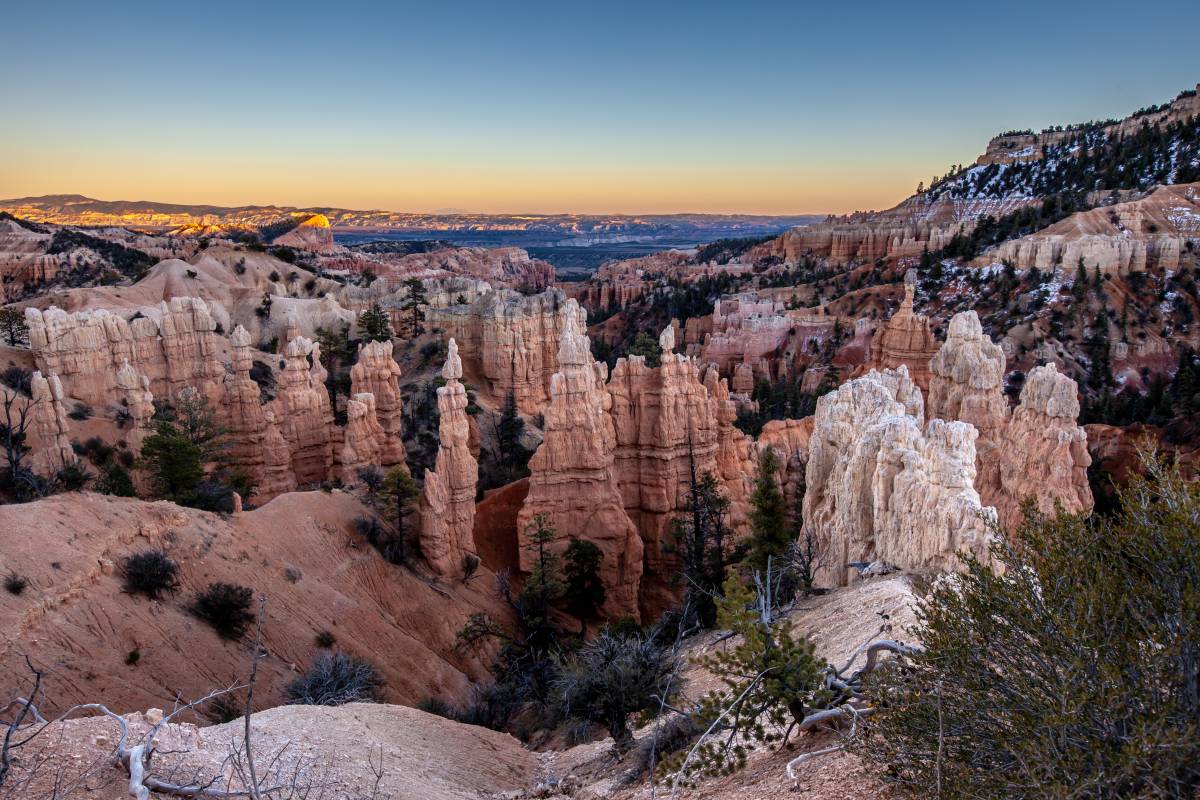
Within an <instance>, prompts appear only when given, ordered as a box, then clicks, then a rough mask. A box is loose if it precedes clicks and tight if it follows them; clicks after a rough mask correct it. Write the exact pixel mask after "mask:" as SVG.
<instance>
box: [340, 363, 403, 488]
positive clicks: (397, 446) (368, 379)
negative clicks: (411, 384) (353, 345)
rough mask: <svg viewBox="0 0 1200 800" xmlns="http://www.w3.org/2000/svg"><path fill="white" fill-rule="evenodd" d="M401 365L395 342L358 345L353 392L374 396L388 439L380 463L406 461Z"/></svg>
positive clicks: (395, 464)
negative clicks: (393, 347)
mask: <svg viewBox="0 0 1200 800" xmlns="http://www.w3.org/2000/svg"><path fill="white" fill-rule="evenodd" d="M399 378H400V366H399V365H398V364H397V363H396V360H395V359H394V358H392V343H391V342H390V341H387V342H367V343H366V344H362V345H359V348H358V361H357V362H356V363H355V365H354V366H353V367H351V368H350V392H351V394H355V395H357V394H361V393H363V392H369V393H370V394H372V395H374V396H375V415H376V417H377V418H378V420H379V424H380V425H381V426H382V427H383V430H384V433H385V438H384V441H383V447H382V449H381V450H380V452H379V464H380V466H384V467H391V466H401V467H403V468H404V469H405V470H406V471H407V469H408V467H407V465H406V464H405V462H404V458H405V453H404V441H403V440H402V439H401V437H402V435H403V433H404V400H403V398H401V396H400V383H399Z"/></svg>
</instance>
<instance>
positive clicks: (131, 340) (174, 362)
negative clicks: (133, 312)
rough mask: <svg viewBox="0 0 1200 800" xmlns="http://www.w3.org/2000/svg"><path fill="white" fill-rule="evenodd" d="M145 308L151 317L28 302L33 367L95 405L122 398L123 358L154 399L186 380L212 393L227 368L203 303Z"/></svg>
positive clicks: (178, 301) (180, 300)
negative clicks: (39, 306) (119, 376)
mask: <svg viewBox="0 0 1200 800" xmlns="http://www.w3.org/2000/svg"><path fill="white" fill-rule="evenodd" d="M150 310H151V311H152V312H153V318H151V317H149V316H137V317H134V318H133V319H129V320H126V319H125V318H124V317H122V316H119V315H117V314H113V313H111V312H109V311H105V310H97V311H82V312H78V313H75V314H68V313H67V312H65V311H63V310H61V309H58V308H55V307H53V306H51V307H50V308H49V309H47V310H46V311H40V310H38V309H36V308H26V309H25V320H26V322H27V323H28V324H29V341H30V346H31V348H32V349H33V352H34V356H35V357H36V359H37V364H38V368H39V369H40V370H42V372H43V373H45V374H56V375H58V376H59V377H60V378H61V379H62V380H63V381H64V382H65V383H66V385H67V386H69V387H70V394H71V396H72V397H74V398H76V399H78V400H82V401H84V402H85V403H89V404H92V405H100V406H103V405H112V404H116V403H119V402H120V400H121V391H120V390H119V388H118V386H117V372H118V371H119V370H120V369H121V366H122V365H123V364H124V363H125V362H126V361H128V362H129V364H130V365H131V366H132V367H133V368H134V369H136V370H137V371H138V372H140V373H141V374H143V375H145V376H146V377H148V378H149V379H150V390H151V391H152V392H153V393H154V396H155V397H160V398H164V399H171V398H174V397H175V394H176V392H178V391H179V390H180V389H183V388H184V387H186V386H195V387H196V388H197V389H199V390H200V391H201V392H203V393H204V394H206V395H209V396H211V394H212V390H213V388H214V387H216V386H218V385H219V384H220V383H221V381H222V379H223V378H224V375H225V368H224V367H223V366H222V365H221V361H220V336H219V335H218V334H217V333H216V322H215V321H214V320H213V317H212V315H211V314H210V313H209V307H208V305H207V304H206V303H205V302H204V301H203V300H199V299H197V298H191V297H176V298H173V299H172V300H170V301H169V302H168V301H164V302H163V303H161V304H160V305H159V306H158V307H156V308H154V309H150Z"/></svg>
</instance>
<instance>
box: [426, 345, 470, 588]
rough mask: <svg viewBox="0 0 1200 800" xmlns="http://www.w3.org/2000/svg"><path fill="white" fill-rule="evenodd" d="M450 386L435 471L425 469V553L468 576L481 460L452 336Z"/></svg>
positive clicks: (444, 394)
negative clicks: (476, 452)
mask: <svg viewBox="0 0 1200 800" xmlns="http://www.w3.org/2000/svg"><path fill="white" fill-rule="evenodd" d="M442 377H443V378H445V379H446V385H445V386H441V387H439V388H438V390H437V398H438V412H439V413H440V417H439V419H438V436H439V442H438V453H437V462H436V465H435V467H434V469H433V470H426V472H425V487H424V490H423V492H422V494H421V552H422V554H424V556H425V560H426V561H427V562H429V566H430V567H431V568H432V569H433V570H434V572H436V573H437V574H438V575H441V576H442V577H444V578H452V577H461V576H462V575H463V568H464V558H465V557H466V556H467V555H468V554H470V555H472V556H474V555H476V551H475V538H474V529H475V491H476V485H477V484H478V482H479V462H478V461H476V460H475V456H474V455H472V453H471V448H470V443H469V439H470V424H469V422H468V419H469V418H468V415H467V392H466V389H464V388H463V385H462V383H461V382H460V381H459V378H461V377H462V360H461V359H460V358H459V355H458V343H457V342H455V341H454V340H453V339H451V340H450V343H449V346H448V349H447V353H446V364H445V366H444V367H442Z"/></svg>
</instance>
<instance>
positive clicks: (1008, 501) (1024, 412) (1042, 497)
mask: <svg viewBox="0 0 1200 800" xmlns="http://www.w3.org/2000/svg"><path fill="white" fill-rule="evenodd" d="M1077 394H1078V389H1077V387H1076V385H1075V381H1073V380H1071V379H1070V378H1069V377H1067V376H1066V375H1063V374H1061V373H1059V371H1058V369H1057V368H1056V367H1055V366H1054V364H1046V365H1045V366H1042V367H1037V368H1035V369H1033V370H1031V371H1030V372H1029V376H1028V377H1027V378H1026V380H1025V386H1024V388H1023V389H1022V390H1021V404H1020V405H1018V406H1017V408H1016V410H1014V411H1013V415H1012V421H1011V422H1010V423H1009V426H1008V429H1007V431H1006V432H1005V437H1004V446H1003V447H1002V448H1000V453H999V462H1000V485H1001V488H1002V493H1001V495H1000V496H999V497H997V501H996V504H997V510H998V511H999V512H1000V518H1001V519H1002V520H1004V523H1005V525H1006V526H1007V527H1009V528H1010V529H1011V528H1012V527H1013V526H1015V525H1016V524H1018V523H1019V522H1020V520H1021V503H1022V502H1023V501H1024V500H1025V499H1026V498H1032V499H1033V500H1034V503H1035V505H1036V507H1037V508H1038V510H1039V511H1042V512H1045V513H1054V511H1055V507H1056V505H1058V506H1061V507H1062V509H1063V510H1064V511H1067V512H1070V513H1075V512H1078V511H1088V510H1090V509H1091V507H1092V491H1091V487H1090V486H1089V484H1088V478H1087V469H1088V466H1090V465H1091V463H1092V458H1091V455H1090V454H1089V453H1088V446H1087V434H1086V433H1085V432H1084V430H1083V428H1081V427H1079V425H1078V424H1077V423H1076V419H1077V418H1078V417H1079V398H1078V396H1077Z"/></svg>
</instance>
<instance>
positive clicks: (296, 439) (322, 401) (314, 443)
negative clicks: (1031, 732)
mask: <svg viewBox="0 0 1200 800" xmlns="http://www.w3.org/2000/svg"><path fill="white" fill-rule="evenodd" d="M315 348H316V345H314V344H313V342H312V341H311V340H309V339H305V338H304V337H303V336H300V337H297V338H295V339H293V340H292V341H290V342H288V345H287V351H286V358H285V360H284V366H283V372H282V373H281V374H280V375H279V396H278V397H277V398H276V399H275V402H274V404H273V406H274V408H273V410H274V411H275V417H276V419H277V421H278V423H279V431H280V433H281V434H283V438H284V440H285V441H286V442H287V445H288V449H289V451H290V452H291V458H292V474H293V475H294V476H295V479H296V482H297V484H300V485H304V484H310V483H320V482H321V481H323V480H325V479H326V478H327V477H328V476H329V472H330V469H331V468H332V467H333V441H332V438H331V435H330V432H331V430H332V428H333V412H332V411H331V409H330V406H329V394H328V392H326V390H325V386H324V381H323V380H321V379H320V377H319V376H320V372H323V371H324V370H321V368H320V363H321V362H320V358H319V357H317V356H315V355H314V350H315ZM317 352H318V353H319V351H317ZM310 357H311V358H312V359H313V364H312V365H311V366H310V365H309V358H310Z"/></svg>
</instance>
